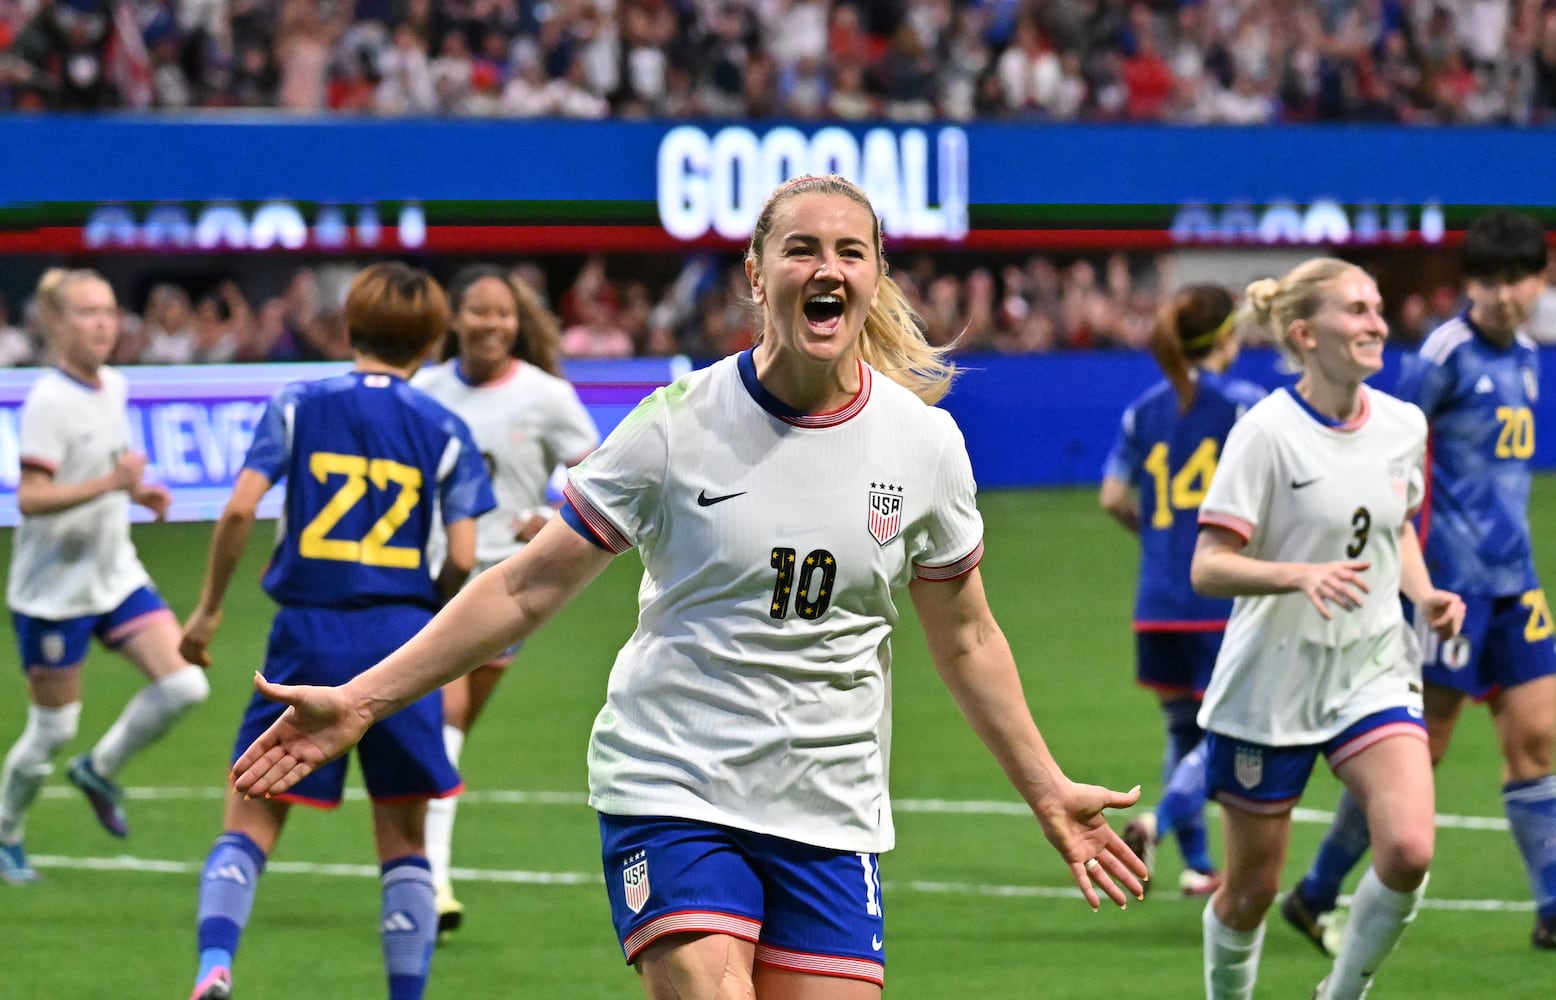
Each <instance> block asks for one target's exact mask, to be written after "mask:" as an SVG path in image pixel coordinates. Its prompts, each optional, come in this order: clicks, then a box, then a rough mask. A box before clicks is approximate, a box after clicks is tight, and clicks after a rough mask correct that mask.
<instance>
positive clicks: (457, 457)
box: [438, 414, 497, 524]
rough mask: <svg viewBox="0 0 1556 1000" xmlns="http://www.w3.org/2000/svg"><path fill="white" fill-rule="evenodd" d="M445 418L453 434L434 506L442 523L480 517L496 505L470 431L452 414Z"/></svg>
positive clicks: (490, 481)
mask: <svg viewBox="0 0 1556 1000" xmlns="http://www.w3.org/2000/svg"><path fill="white" fill-rule="evenodd" d="M449 418H450V420H452V421H453V431H454V433H453V434H452V435H450V437H449V449H450V454H449V456H448V458H447V460H446V463H447V465H448V469H447V472H446V474H445V475H443V476H442V477H441V478H440V480H439V483H438V491H439V492H438V503H439V506H440V508H441V510H442V511H443V523H444V524H453V523H454V522H455V521H463V520H465V519H466V518H471V517H480V516H481V515H482V514H485V513H486V512H487V511H489V510H491V509H492V508H494V507H496V506H497V497H496V495H495V494H494V493H493V492H492V477H491V476H489V475H488V474H487V472H486V462H485V461H484V460H483V459H482V458H481V449H479V448H477V447H476V446H475V439H474V438H473V437H471V436H470V428H468V427H466V426H465V423H464V421H462V420H460V419H459V418H458V417H455V416H454V415H453V414H450V415H449Z"/></svg>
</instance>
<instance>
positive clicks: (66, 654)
mask: <svg viewBox="0 0 1556 1000" xmlns="http://www.w3.org/2000/svg"><path fill="white" fill-rule="evenodd" d="M172 618H173V612H172V611H170V610H168V606H167V602H166V601H164V600H163V599H162V595H161V594H159V593H157V590H156V588H155V587H151V586H145V587H140V588H139V589H137V590H135V591H134V592H133V593H131V594H130V596H129V597H126V598H125V599H124V601H123V602H122V603H120V605H119V606H118V607H117V608H114V609H113V610H112V611H109V612H107V613H106V614H101V615H85V616H83V617H81V618H65V619H62V620H59V621H53V620H50V619H48V618H34V617H32V616H31V615H24V614H18V613H17V612H15V611H13V612H11V624H12V625H13V626H15V628H16V644H17V646H18V648H19V650H20V652H21V665H22V669H23V670H29V669H31V668H33V667H73V666H76V665H77V664H79V663H80V662H81V661H83V660H85V659H86V653H87V649H88V647H89V646H90V645H91V642H92V636H94V635H95V636H97V638H98V640H99V641H100V642H102V644H103V645H105V646H107V647H108V648H109V649H116V648H118V646H119V645H120V644H121V643H122V642H124V640H126V639H128V638H129V637H130V636H132V635H134V634H135V633H136V632H139V631H140V630H141V629H143V628H145V627H146V626H147V625H149V624H151V623H152V622H154V621H158V620H160V619H168V620H172Z"/></svg>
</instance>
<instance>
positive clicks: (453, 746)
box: [427, 725, 465, 892]
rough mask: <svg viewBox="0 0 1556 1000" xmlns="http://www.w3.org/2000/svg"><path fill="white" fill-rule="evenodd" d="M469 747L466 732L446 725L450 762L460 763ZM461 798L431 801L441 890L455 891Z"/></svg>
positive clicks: (431, 838) (435, 876)
mask: <svg viewBox="0 0 1556 1000" xmlns="http://www.w3.org/2000/svg"><path fill="white" fill-rule="evenodd" d="M464 748H465V732H464V730H462V729H460V728H459V727H458V726H449V725H445V726H444V727H443V750H444V752H445V753H447V754H448V760H449V763H451V764H453V765H454V766H455V767H458V766H459V755H460V753H461V752H462V751H463V750H464ZM458 802H459V797H458V796H456V795H450V796H448V797H447V798H442V799H432V800H431V801H429V802H428V803H427V862H428V864H430V865H431V866H432V884H433V885H434V886H436V887H437V888H438V889H440V890H442V889H447V890H448V891H450V892H452V891H453V877H452V876H451V875H450V874H449V868H450V867H451V866H452V864H453V854H454V811H455V807H456V804H457V803H458Z"/></svg>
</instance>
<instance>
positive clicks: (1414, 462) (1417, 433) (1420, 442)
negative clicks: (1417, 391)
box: [1405, 407, 1427, 517]
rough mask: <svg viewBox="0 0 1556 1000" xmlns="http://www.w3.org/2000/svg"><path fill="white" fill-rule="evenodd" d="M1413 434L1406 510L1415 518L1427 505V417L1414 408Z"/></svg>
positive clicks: (1406, 487)
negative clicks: (1424, 505) (1425, 504)
mask: <svg viewBox="0 0 1556 1000" xmlns="http://www.w3.org/2000/svg"><path fill="white" fill-rule="evenodd" d="M1412 410H1413V412H1412V413H1411V417H1412V419H1411V426H1410V430H1411V433H1412V434H1413V435H1414V437H1415V448H1414V449H1413V450H1412V451H1411V453H1410V474H1409V478H1408V479H1407V480H1406V483H1405V510H1406V511H1407V516H1408V517H1414V516H1415V515H1416V513H1417V512H1418V511H1420V509H1421V505H1422V504H1424V503H1426V435H1427V425H1426V416H1425V415H1424V414H1422V413H1421V412H1420V411H1419V410H1416V409H1415V408H1413V407H1412Z"/></svg>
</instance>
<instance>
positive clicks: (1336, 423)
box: [1285, 385, 1372, 431]
mask: <svg viewBox="0 0 1556 1000" xmlns="http://www.w3.org/2000/svg"><path fill="white" fill-rule="evenodd" d="M1285 389H1286V393H1287V394H1288V395H1289V396H1291V398H1292V399H1293V400H1295V401H1296V404H1297V405H1298V406H1300V407H1302V410H1303V412H1304V413H1306V414H1307V415H1308V416H1310V417H1312V418H1313V419H1314V420H1316V421H1318V422H1319V423H1321V424H1323V425H1324V426H1325V427H1328V428H1329V429H1330V430H1335V431H1354V430H1359V429H1360V428H1361V426H1362V424H1365V423H1366V422H1367V418H1368V417H1369V416H1371V414H1372V400H1371V398H1370V395H1369V393H1368V392H1367V387H1366V386H1362V389H1361V406H1359V407H1358V408H1357V410H1356V416H1354V417H1352V418H1351V419H1349V420H1336V419H1335V418H1333V417H1326V416H1324V415H1323V414H1322V413H1319V412H1318V411H1317V410H1315V409H1313V407H1312V406H1311V405H1310V404H1309V403H1308V401H1307V400H1305V399H1303V398H1302V394H1301V393H1300V392H1298V391H1297V388H1296V386H1292V385H1288V386H1286V387H1285Z"/></svg>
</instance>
